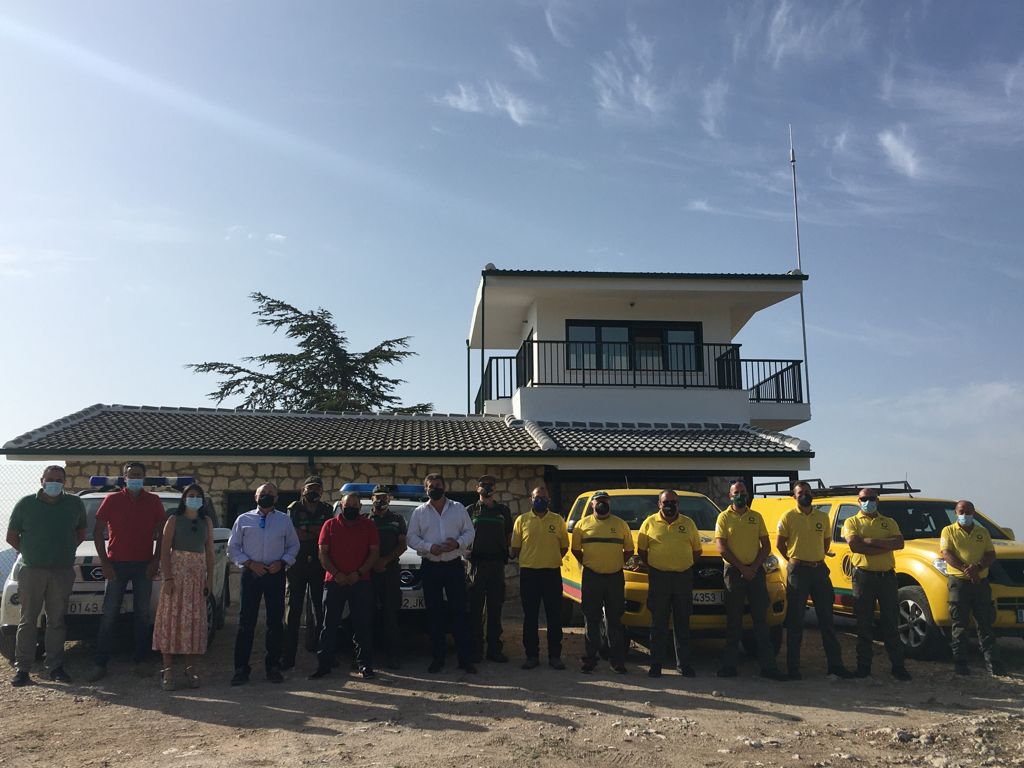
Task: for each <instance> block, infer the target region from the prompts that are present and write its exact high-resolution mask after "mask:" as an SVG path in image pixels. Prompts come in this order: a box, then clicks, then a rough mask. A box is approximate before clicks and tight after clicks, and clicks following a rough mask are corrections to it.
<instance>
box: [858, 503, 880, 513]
mask: <svg viewBox="0 0 1024 768" xmlns="http://www.w3.org/2000/svg"><path fill="white" fill-rule="evenodd" d="M860 508H861V510H863V511H864V512H866V513H867V514H869V515H873V514H875V512H877V511H878V502H877V501H862V502H861V503H860Z"/></svg>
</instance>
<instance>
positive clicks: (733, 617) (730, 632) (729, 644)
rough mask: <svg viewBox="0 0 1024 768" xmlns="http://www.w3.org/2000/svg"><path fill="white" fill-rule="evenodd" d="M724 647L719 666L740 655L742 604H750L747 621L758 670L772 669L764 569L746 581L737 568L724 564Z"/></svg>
mask: <svg viewBox="0 0 1024 768" xmlns="http://www.w3.org/2000/svg"><path fill="white" fill-rule="evenodd" d="M724 581H725V651H724V652H723V653H722V666H723V667H735V666H736V664H737V662H738V661H739V657H740V642H741V641H742V639H743V607H744V606H745V605H747V604H749V605H750V621H751V623H752V624H753V629H754V643H755V645H756V647H757V661H758V663H759V664H760V665H761V671H762V672H766V671H768V670H772V669H775V648H773V647H772V640H771V637H770V636H769V634H768V587H767V585H766V584H765V578H764V569H763V568H762V569H758V571H757V575H755V576H754V578H753V579H751V580H750V581H747V580H746V579H744V578H743V576H742V575H741V574H740V571H739V569H738V568H733V567H732V566H731V565H726V566H725V574H724Z"/></svg>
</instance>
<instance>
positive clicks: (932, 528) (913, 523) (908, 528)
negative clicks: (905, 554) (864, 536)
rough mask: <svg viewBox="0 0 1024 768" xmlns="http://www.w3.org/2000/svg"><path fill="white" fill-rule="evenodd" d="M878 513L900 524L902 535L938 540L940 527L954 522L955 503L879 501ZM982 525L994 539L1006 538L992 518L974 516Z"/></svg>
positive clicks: (910, 500)
mask: <svg viewBox="0 0 1024 768" xmlns="http://www.w3.org/2000/svg"><path fill="white" fill-rule="evenodd" d="M878 508H879V512H881V513H882V514H883V515H885V516H886V517H891V518H892V519H893V520H895V521H896V523H897V524H898V525H899V527H900V531H901V532H902V533H903V538H904V539H907V540H910V539H937V538H939V535H940V534H941V533H942V529H943V528H945V527H946V526H947V525H949V524H950V523H954V522H956V502H953V501H917V500H915V499H902V500H896V499H892V500H886V499H883V500H882V501H880V502H879V503H878ZM974 519H975V520H976V521H977V523H978V524H979V525H981V526H983V527H984V528H985V529H986V530H987V531H988V532H989V534H990V535H991V536H992V538H993V539H1006V534H1005V533H1003V532H1002V531H1000V530H999V528H998V527H996V526H995V525H994V524H993V523H992V521H991V520H989V519H987V518H985V517H983V516H982V515H980V514H976V515H975V518H974Z"/></svg>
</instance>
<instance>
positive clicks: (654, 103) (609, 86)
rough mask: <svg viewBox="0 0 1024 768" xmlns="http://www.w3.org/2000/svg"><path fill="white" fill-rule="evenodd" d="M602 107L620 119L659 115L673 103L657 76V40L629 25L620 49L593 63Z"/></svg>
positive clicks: (595, 87) (595, 88)
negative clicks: (655, 61) (657, 80)
mask: <svg viewBox="0 0 1024 768" xmlns="http://www.w3.org/2000/svg"><path fill="white" fill-rule="evenodd" d="M592 68H593V78H592V82H593V85H594V90H595V91H596V93H597V103H598V107H599V108H600V111H601V113H602V114H603V115H605V116H606V117H611V118H616V119H648V118H656V117H658V116H659V115H661V114H662V113H663V112H664V111H665V110H666V109H667V108H668V107H669V99H668V91H667V89H666V88H663V87H662V86H660V85H659V84H658V83H657V82H656V79H655V66H654V43H653V42H652V41H651V40H650V39H649V38H647V37H645V36H643V35H642V34H640V32H639V31H638V30H637V28H636V27H635V26H634V25H632V24H631V25H630V26H629V34H628V37H627V39H626V41H625V42H624V43H623V44H622V45H620V47H619V50H618V51H617V52H616V51H605V54H604V56H603V57H602V58H601V59H599V60H597V61H595V62H593V63H592Z"/></svg>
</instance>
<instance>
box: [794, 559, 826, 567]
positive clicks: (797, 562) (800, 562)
mask: <svg viewBox="0 0 1024 768" xmlns="http://www.w3.org/2000/svg"><path fill="white" fill-rule="evenodd" d="M789 564H790V565H799V566H801V567H803V568H817V567H819V566H822V565H824V564H825V561H824V560H797V559H796V558H795V557H791V558H790V559H789Z"/></svg>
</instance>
